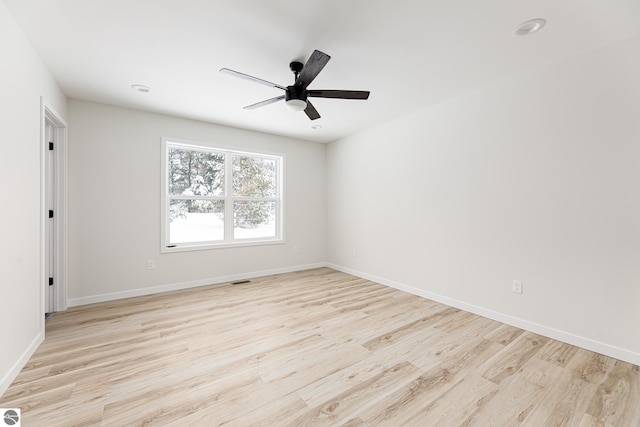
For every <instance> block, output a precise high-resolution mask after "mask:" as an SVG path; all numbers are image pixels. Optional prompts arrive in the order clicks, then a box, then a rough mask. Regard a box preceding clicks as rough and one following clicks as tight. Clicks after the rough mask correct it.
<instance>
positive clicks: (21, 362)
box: [0, 332, 44, 397]
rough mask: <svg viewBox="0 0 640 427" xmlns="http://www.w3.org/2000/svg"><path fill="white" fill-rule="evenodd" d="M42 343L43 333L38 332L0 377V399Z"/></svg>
mask: <svg viewBox="0 0 640 427" xmlns="http://www.w3.org/2000/svg"><path fill="white" fill-rule="evenodd" d="M43 341H44V333H42V332H39V333H38V335H36V337H35V338H34V339H33V341H32V342H31V344H30V345H29V347H27V349H26V350H25V351H24V353H22V356H20V358H19V359H18V360H17V361H16V363H14V364H13V366H12V367H11V369H9V371H8V372H7V373H6V374H5V375H3V376H2V378H1V379H0V397H1V396H2V395H3V394H4V392H5V391H7V389H8V388H9V386H10V385H11V383H12V382H13V380H15V379H16V377H17V376H18V374H19V373H20V371H21V370H22V368H24V366H25V365H26V364H27V362H28V361H29V359H31V356H33V353H35V352H36V350H37V349H38V347H39V346H40V344H42V342H43Z"/></svg>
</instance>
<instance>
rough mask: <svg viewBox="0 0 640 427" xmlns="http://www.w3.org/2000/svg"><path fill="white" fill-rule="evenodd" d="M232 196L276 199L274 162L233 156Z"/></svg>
mask: <svg viewBox="0 0 640 427" xmlns="http://www.w3.org/2000/svg"><path fill="white" fill-rule="evenodd" d="M233 195H234V196H238V197H276V196H277V194H276V161H275V160H271V159H261V158H257V157H248V156H233Z"/></svg>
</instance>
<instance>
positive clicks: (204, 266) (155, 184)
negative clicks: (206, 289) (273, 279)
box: [68, 99, 326, 305]
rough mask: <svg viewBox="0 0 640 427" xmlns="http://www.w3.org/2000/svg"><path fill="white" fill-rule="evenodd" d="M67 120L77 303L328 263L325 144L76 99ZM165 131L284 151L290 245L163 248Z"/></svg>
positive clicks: (72, 284) (73, 299) (72, 298)
mask: <svg viewBox="0 0 640 427" xmlns="http://www.w3.org/2000/svg"><path fill="white" fill-rule="evenodd" d="M69 120H70V123H69V127H70V130H69V195H68V199H69V218H68V222H69V235H68V237H69V266H68V268H69V270H68V274H69V288H68V296H69V302H70V305H78V304H84V303H90V302H95V301H101V300H107V299H112V298H120V297H126V296H132V295H139V294H145V293H150V292H158V291H162V290H167V289H174V288H179V287H182V286H193V285H198V284H209V283H215V282H220V281H226V280H230V279H232V278H240V277H248V276H254V275H260V274H268V273H271V272H278V271H290V270H296V269H303V268H306V267H311V266H317V265H322V263H324V262H325V260H326V252H325V249H326V245H325V238H326V233H325V211H324V206H325V150H326V146H325V145H323V144H317V143H310V142H304V141H299V140H294V139H289V138H284V137H277V136H273V135H266V134H261V133H256V132H250V131H245V130H239V129H234V128H229V127H223V126H217V125H213V124H207V123H203V122H197V121H191V120H185V119H179V118H175V117H170V116H164V115H159V114H153V113H146V112H141V111H136V110H129V109H124V108H118V107H112V106H107V105H102V104H96V103H91V102H84V101H78V100H74V99H71V100H69ZM163 136H166V137H172V138H179V139H185V140H192V141H202V142H210V143H214V144H215V143H218V144H222V145H225V146H233V147H238V148H241V149H248V150H253V149H255V150H258V151H267V152H273V153H282V154H284V155H285V168H286V170H285V176H286V178H285V179H286V181H285V194H286V199H285V203H286V212H285V215H286V216H285V219H286V225H285V233H286V244H276V245H266V246H253V247H240V248H229V249H212V250H200V251H190V252H179V253H164V254H161V253H160V189H161V182H160V170H161V165H160V154H161V152H160V139H161V137H163ZM294 246H297V247H298V248H299V252H298V253H294V252H293V247H294ZM148 259H153V260H155V261H156V269H155V270H147V260H148Z"/></svg>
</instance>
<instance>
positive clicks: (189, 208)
mask: <svg viewBox="0 0 640 427" xmlns="http://www.w3.org/2000/svg"><path fill="white" fill-rule="evenodd" d="M162 151H163V156H162V157H163V158H162V164H163V166H162V169H163V178H162V180H163V187H164V190H163V203H162V210H163V212H162V223H163V230H162V231H163V232H162V242H163V247H162V250H163V252H171V251H180V250H193V249H208V248H212V247H221V246H241V245H248V244H251V245H253V244H266V243H274V242H282V241H283V237H282V206H283V200H282V175H283V172H282V169H283V162H284V160H283V157H282V156H276V155H270V154H262V153H249V152H241V151H235V150H230V149H225V148H220V147H212V146H208V145H204V144H194V143H186V142H180V141H174V140H168V139H166V138H163V140H162Z"/></svg>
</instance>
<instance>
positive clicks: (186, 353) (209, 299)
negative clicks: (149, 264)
mask: <svg viewBox="0 0 640 427" xmlns="http://www.w3.org/2000/svg"><path fill="white" fill-rule="evenodd" d="M0 407H20V408H22V416H23V426H65V427H68V426H94V425H104V426H141V425H153V426H219V425H224V426H289V425H290V426H307V425H319V426H320V425H321V426H394V427H397V426H446V427H449V426H481V427H487V426H500V427H504V426H532V427H541V426H576V427H587V426H603V427H613V426H615V427H626V426H631V427H638V426H640V369H639V368H638V366H634V365H631V364H629V363H625V362H622V361H619V360H615V359H612V358H609V357H606V356H602V355H599V354H596V353H593V352H590V351H587V350H584V349H580V348H577V347H574V346H571V345H568V344H564V343H561V342H558V341H554V340H551V339H548V338H545V337H542V336H539V335H536V334H533V333H530V332H525V331H523V330H520V329H517V328H514V327H511V326H508V325H504V324H500V323H498V322H495V321H492V320H489V319H486V318H483V317H479V316H476V315H473V314H469V313H466V312H464V311H461V310H458V309H455V308H451V307H447V306H445V305H442V304H439V303H436V302H433V301H430V300H427V299H423V298H419V297H416V296H413V295H409V294H406V293H403V292H400V291H397V290H395V289H391V288H387V287H385V286H382V285H379V284H376V283H373V282H369V281H367V280H363V279H359V278H356V277H353V276H350V275H347V274H344V273H340V272H336V271H334V270H330V269H326V268H323V269H316V270H308V271H302V272H296V273H289V274H282V275H276V276H269V277H263V278H259V279H254V280H252V281H251V282H250V283H246V284H241V285H223V286H220V285H218V286H209V287H202V288H197V289H190V290H185V291H179V292H171V293H166V294H160V295H152V296H146V297H140V298H131V299H127V300H120V301H115V302H109V303H101V304H94V305H89V306H84V307H77V308H73V309H70V310H68V311H66V312H63V313H57V314H55V315H54V316H53V317H52V318H51V319H50V320H49V322H48V324H47V330H46V340H45V342H44V343H43V344H42V345H41V346H40V348H39V349H38V350H37V352H36V353H35V354H34V356H33V357H32V358H31V360H30V361H29V363H28V364H27V366H25V368H24V369H23V370H22V372H21V373H20V374H19V376H18V377H17V378H16V380H15V382H14V383H13V384H12V385H11V387H10V388H9V389H8V390H7V392H6V393H5V394H4V395H3V396H2V398H0Z"/></svg>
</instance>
